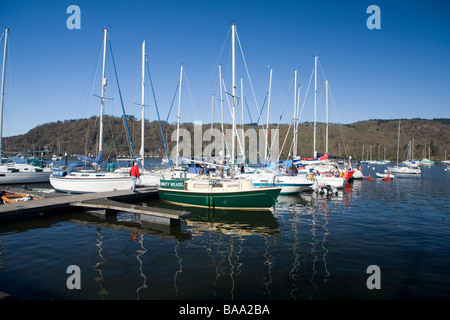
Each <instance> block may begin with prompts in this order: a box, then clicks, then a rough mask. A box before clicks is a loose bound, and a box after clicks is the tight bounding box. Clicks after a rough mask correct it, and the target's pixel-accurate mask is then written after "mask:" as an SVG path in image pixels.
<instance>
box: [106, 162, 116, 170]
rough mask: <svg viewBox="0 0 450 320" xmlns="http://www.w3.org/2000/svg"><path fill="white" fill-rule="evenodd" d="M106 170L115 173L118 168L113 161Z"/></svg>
mask: <svg viewBox="0 0 450 320" xmlns="http://www.w3.org/2000/svg"><path fill="white" fill-rule="evenodd" d="M106 170H108V171H109V172H114V170H116V166H115V165H114V162H112V161H111V162H110V163H109V164H108V167H107V169H106Z"/></svg>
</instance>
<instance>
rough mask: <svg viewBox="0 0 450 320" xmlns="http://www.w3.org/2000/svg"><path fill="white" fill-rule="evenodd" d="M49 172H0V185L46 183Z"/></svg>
mask: <svg viewBox="0 0 450 320" xmlns="http://www.w3.org/2000/svg"><path fill="white" fill-rule="evenodd" d="M50 174H51V172H48V171H43V172H0V184H22V183H40V182H48V181H49V177H50Z"/></svg>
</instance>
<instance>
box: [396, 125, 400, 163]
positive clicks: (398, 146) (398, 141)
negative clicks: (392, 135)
mask: <svg viewBox="0 0 450 320" xmlns="http://www.w3.org/2000/svg"><path fill="white" fill-rule="evenodd" d="M399 150H400V119H398V138H397V167H398V153H399V152H400V151H399Z"/></svg>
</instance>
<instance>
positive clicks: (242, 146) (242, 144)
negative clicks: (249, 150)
mask: <svg viewBox="0 0 450 320" xmlns="http://www.w3.org/2000/svg"><path fill="white" fill-rule="evenodd" d="M241 108H242V110H241V111H242V113H241V116H242V135H241V137H242V138H241V153H242V156H244V154H245V153H244V150H245V135H244V82H243V80H242V78H241ZM244 159H245V156H244Z"/></svg>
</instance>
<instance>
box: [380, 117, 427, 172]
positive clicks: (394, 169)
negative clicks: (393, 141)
mask: <svg viewBox="0 0 450 320" xmlns="http://www.w3.org/2000/svg"><path fill="white" fill-rule="evenodd" d="M399 152H400V119H399V120H398V138H397V165H396V166H394V167H388V168H387V170H386V172H387V171H390V172H391V173H400V174H401V173H404V174H419V173H421V170H420V166H419V167H418V168H417V169H415V168H410V167H403V166H399V165H398V157H399Z"/></svg>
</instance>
